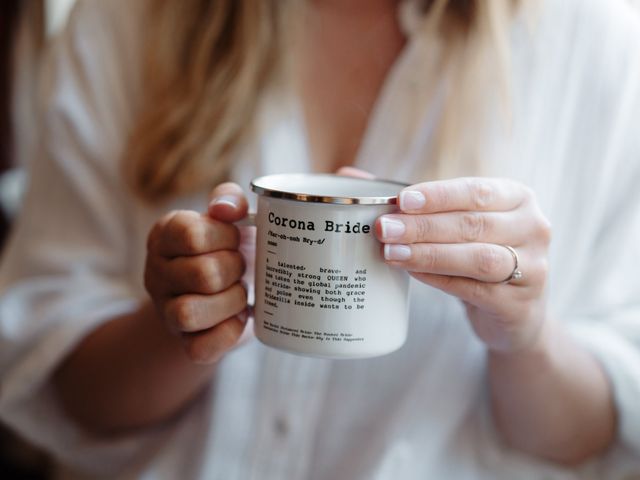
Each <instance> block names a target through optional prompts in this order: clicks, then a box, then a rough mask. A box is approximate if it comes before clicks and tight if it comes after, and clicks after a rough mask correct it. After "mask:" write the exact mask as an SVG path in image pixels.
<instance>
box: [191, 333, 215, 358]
mask: <svg viewBox="0 0 640 480" xmlns="http://www.w3.org/2000/svg"><path fill="white" fill-rule="evenodd" d="M185 351H186V353H187V356H188V357H189V359H190V360H191V361H192V362H193V363H197V364H208V363H211V362H212V361H214V360H215V352H213V351H212V348H211V347H210V345H209V343H208V342H207V341H206V338H205V337H204V336H200V335H195V336H193V337H191V338H189V339H188V340H187V341H186V344H185Z"/></svg>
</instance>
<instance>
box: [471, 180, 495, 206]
mask: <svg viewBox="0 0 640 480" xmlns="http://www.w3.org/2000/svg"><path fill="white" fill-rule="evenodd" d="M467 189H468V191H469V199H470V200H471V205H472V207H473V208H474V209H476V210H484V209H486V208H487V207H488V206H489V205H490V204H491V203H492V201H493V199H494V197H495V191H494V188H493V187H492V186H491V185H489V184H488V183H487V182H484V181H482V180H479V179H477V178H470V179H468V180H467Z"/></svg>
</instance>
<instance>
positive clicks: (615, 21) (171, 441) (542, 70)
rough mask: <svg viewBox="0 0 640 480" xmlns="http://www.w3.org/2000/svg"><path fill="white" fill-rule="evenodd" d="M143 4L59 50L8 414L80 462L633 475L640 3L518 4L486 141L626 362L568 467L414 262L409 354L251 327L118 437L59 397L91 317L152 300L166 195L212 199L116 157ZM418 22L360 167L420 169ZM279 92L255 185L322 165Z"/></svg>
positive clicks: (331, 476) (366, 478)
mask: <svg viewBox="0 0 640 480" xmlns="http://www.w3.org/2000/svg"><path fill="white" fill-rule="evenodd" d="M141 3H142V2H131V1H129V0H111V1H104V0H85V1H81V2H80V4H79V5H78V7H77V8H76V9H75V11H74V14H73V16H72V19H71V23H70V25H69V27H68V29H67V30H66V32H65V33H64V34H63V35H62V36H61V38H60V39H59V41H58V42H57V43H56V45H55V46H54V48H53V51H52V53H51V56H50V60H49V64H48V66H47V69H46V78H45V79H44V80H45V81H44V82H43V83H44V89H43V91H42V97H41V98H40V104H41V105H42V111H43V115H42V118H43V122H42V125H41V133H42V137H43V138H42V140H43V141H42V148H41V149H40V154H39V156H38V157H37V158H36V159H35V160H34V161H33V162H31V166H30V186H29V191H28V194H27V197H26V203H25V204H24V206H23V211H22V215H21V217H20V219H19V222H18V224H17V227H16V229H15V232H14V235H13V239H12V241H11V244H10V246H9V249H8V250H7V251H6V254H5V256H4V258H3V263H2V267H1V271H0V292H1V297H0V382H1V383H0V417H1V419H2V421H3V422H5V423H7V424H8V425H10V426H11V427H12V428H14V429H15V430H16V431H18V432H20V434H22V435H23V436H24V437H26V438H27V439H29V440H30V441H32V442H34V443H36V444H37V445H40V446H42V447H43V448H45V449H46V450H48V451H49V452H51V453H52V454H53V455H54V456H55V457H56V458H57V460H58V464H59V465H60V469H61V472H62V473H61V474H62V475H66V478H76V479H78V478H93V477H94V476H98V475H106V476H107V477H108V478H123V479H124V478H141V479H145V480H151V479H153V480H156V479H171V480H173V479H177V478H180V479H208V480H210V479H220V480H249V479H256V480H257V479H259V480H343V479H344V480H372V479H373V480H413V479H415V480H417V479H465V480H466V479H487V480H489V479H491V480H500V479H504V480H513V479H522V480H529V479H530V480H538V479H575V478H585V479H586V478H603V479H607V480H612V479H617V478H638V477H636V475H640V277H639V272H640V48H639V47H640V19H639V18H638V16H637V14H636V13H635V12H633V10H631V8H630V7H629V6H628V5H627V4H626V3H625V2H624V1H623V0H608V1H605V0H546V1H545V2H541V3H542V4H541V6H540V8H539V9H538V10H537V11H536V15H535V18H534V21H533V22H531V21H528V20H525V19H518V21H516V22H515V24H514V27H513V32H512V36H511V41H512V62H511V67H510V68H511V75H512V79H513V96H512V105H511V109H512V115H513V125H512V128H511V130H510V132H509V134H506V133H502V134H499V133H496V134H495V136H494V137H495V138H492V139H491V140H492V141H491V142H490V143H491V146H490V150H489V153H488V156H490V157H491V158H492V165H493V166H492V168H494V169H495V172H494V173H495V174H496V175H499V176H504V177H512V178H516V179H519V180H521V181H523V182H525V183H526V184H528V185H530V186H531V187H532V188H533V189H534V190H535V192H536V193H537V195H538V199H539V202H540V204H541V206H542V208H543V210H544V212H545V214H546V215H547V216H548V218H549V219H550V221H551V223H552V225H553V231H554V235H553V242H552V247H551V253H550V265H551V273H550V287H549V292H548V300H549V308H550V311H551V314H552V315H553V316H554V317H556V318H558V319H559V320H560V321H562V322H564V323H565V324H566V326H567V328H568V329H569V330H570V332H572V334H573V335H575V337H576V338H577V339H578V340H579V341H580V342H582V343H583V344H584V345H585V346H586V347H587V348H588V349H590V350H591V351H592V352H593V353H594V354H595V355H596V356H597V358H598V359H599V360H600V361H601V362H602V364H603V366H604V368H605V369H606V372H607V373H608V375H609V378H610V380H611V384H612V387H613V389H614V393H615V400H616V405H617V408H618V412H619V435H618V439H617V442H616V444H615V445H614V447H612V448H611V450H610V451H609V452H608V453H607V454H606V455H604V456H603V457H602V458H600V459H597V460H595V461H593V462H591V463H590V464H588V465H586V466H583V467H581V468H579V469H575V470H569V469H564V468H560V467H557V466H554V465H551V464H548V463H545V462H542V461H540V460H537V459H535V458H532V457H530V456H527V455H524V454H522V453H519V452H516V451H513V450H511V449H509V448H508V447H506V446H505V445H504V444H502V443H501V441H500V439H499V437H498V435H497V433H496V432H495V431H494V429H493V426H492V422H491V417H490V415H489V414H488V410H487V401H486V394H487V386H486V380H485V349H484V348H483V345H482V344H481V343H480V342H479V341H478V340H477V339H476V337H475V336H474V334H473V332H472V330H471V328H470V327H469V325H468V322H467V320H466V317H465V313H464V309H463V308H462V307H461V305H460V303H459V302H458V301H457V300H456V299H455V298H452V297H449V296H447V295H445V294H443V293H441V292H439V291H437V290H434V289H432V288H430V287H427V286H425V285H423V284H420V283H418V282H414V283H413V284H412V293H411V326H410V335H409V340H408V342H407V344H406V345H405V346H404V347H403V348H402V349H401V350H399V351H397V352H395V353H393V354H390V355H387V356H384V357H380V358H375V359H369V360H342V361H331V360H319V359H311V358H303V357H299V356H293V355H289V354H286V353H282V352H279V351H276V350H272V349H269V348H267V347H264V346H263V345H261V344H259V343H258V342H257V341H255V340H254V341H252V342H249V343H248V344H247V345H245V346H243V347H241V348H238V349H236V350H235V351H233V352H231V353H230V354H229V355H227V356H226V357H225V358H224V360H223V361H222V362H221V364H220V368H219V371H218V373H217V376H216V377H215V379H214V380H213V382H212V384H211V386H210V388H208V389H207V391H205V392H203V394H202V395H201V396H200V397H199V398H198V400H197V402H195V403H194V404H192V405H191V406H190V407H189V408H188V409H187V410H186V411H185V412H184V413H183V414H182V415H180V417H179V418H177V419H175V420H174V421H172V422H168V423H166V424H163V425H158V426H156V427H154V428H150V429H148V430H145V431H141V432H138V433H136V434H134V435H131V436H129V437H126V438H120V439H117V440H105V439H100V438H95V437H91V436H90V435H88V434H87V433H86V432H84V431H83V430H82V429H81V428H80V427H79V426H78V425H76V424H74V423H73V422H72V421H71V420H70V419H69V418H67V417H65V415H64V413H63V412H62V410H61V409H60V407H59V405H58V403H57V401H56V398H55V396H54V394H53V391H52V388H51V383H50V376H51V372H52V371H53V370H54V369H55V368H56V366H57V365H58V364H59V363H60V362H61V361H62V359H63V358H64V356H65V355H67V354H68V353H69V352H70V351H71V350H72V349H73V348H74V347H75V346H76V345H77V344H78V342H80V341H81V340H82V338H83V337H85V336H86V335H87V334H89V333H90V332H91V331H92V330H94V329H95V328H96V327H97V326H99V325H100V324H102V323H103V322H106V321H108V320H109V319H110V318H112V317H114V316H116V315H120V314H123V313H125V312H130V311H132V310H134V309H135V308H136V307H137V306H138V305H139V304H140V302H141V301H143V300H144V298H145V292H144V289H143V287H142V280H141V279H142V271H143V263H144V257H145V237H146V234H147V232H148V230H149V228H150V226H151V225H152V223H153V222H154V221H155V220H156V219H157V218H159V216H160V215H161V214H162V213H163V212H164V211H166V210H168V209H170V208H193V209H196V210H201V211H202V210H204V209H205V208H206V200H205V199H206V195H205V192H203V193H202V194H199V195H193V196H192V197H190V198H181V199H178V200H176V201H174V202H172V203H171V205H158V206H157V207H154V208H150V207H146V206H145V205H143V204H141V203H140V202H138V201H137V200H136V199H135V198H134V197H133V196H132V195H131V194H130V193H129V192H128V191H127V189H126V188H125V186H124V184H123V181H122V179H121V177H120V174H119V168H118V162H119V161H120V156H121V155H122V153H123V148H124V140H125V138H126V136H127V133H128V131H129V130H130V127H131V125H132V122H133V121H134V119H135V114H136V110H137V108H138V101H139V98H140V89H141V88H142V87H143V86H142V85H141V82H140V78H139V65H140V58H139V56H140V48H139V47H140V44H141V38H140V30H141V28H140V25H139V21H140V18H141V12H140V11H139V4H141ZM414 17H415V14H414ZM406 20H407V19H406V18H405V21H404V25H405V27H406V28H407V30H408V35H409V41H408V43H407V46H406V48H405V50H404V51H403V52H402V54H401V56H400V58H399V59H398V61H397V62H396V63H395V65H394V66H393V68H392V70H391V72H390V73H389V75H388V78H387V79H386V83H385V85H384V87H383V90H382V92H381V94H380V97H379V99H378V100H377V104H376V106H375V108H374V111H373V114H372V118H371V119H370V122H369V125H368V129H367V132H366V134H365V138H364V142H363V145H362V147H361V150H360V152H359V155H358V157H357V161H356V166H358V167H360V168H363V169H365V170H370V171H372V172H374V173H376V174H377V175H379V176H381V177H389V178H396V179H399V180H404V181H409V182H418V181H422V180H425V179H424V178H421V177H420V174H419V172H420V171H421V170H423V168H424V162H425V161H426V154H425V152H426V146H427V145H428V144H429V143H430V140H431V135H432V127H433V125H434V122H436V121H437V114H436V113H435V112H434V110H433V107H432V106H431V107H430V105H428V104H426V103H425V102H422V103H421V102H419V101H417V99H419V98H421V97H420V96H419V93H420V91H421V90H420V86H421V85H422V82H423V81H424V78H421V75H419V74H418V73H419V72H421V71H423V70H422V69H421V68H420V65H421V61H423V57H422V56H421V55H420V52H421V51H423V49H425V48H429V46H428V45H427V44H425V42H426V40H425V39H424V38H423V37H422V36H421V35H420V34H418V33H411V32H412V31H414V30H412V28H411V24H412V23H415V21H416V20H417V19H416V18H413V21H411V19H409V21H406ZM281 100H282V99H281ZM281 100H277V99H275V98H271V99H268V98H267V99H265V102H264V105H263V106H262V108H261V110H260V112H259V115H260V117H259V118H260V121H259V124H260V129H259V131H260V135H258V136H257V137H256V138H255V141H254V142H253V143H251V144H250V145H248V146H247V147H246V149H245V151H243V152H240V153H239V154H238V158H237V162H236V164H235V171H234V175H233V176H234V178H235V179H236V180H237V181H238V182H240V183H241V184H242V185H247V184H248V180H249V179H250V178H252V177H253V176H255V175H258V174H264V173H275V172H285V171H305V170H309V169H310V161H309V154H308V151H307V142H306V137H305V134H304V125H303V124H302V122H301V120H300V118H301V117H300V115H299V114H298V113H296V109H295V108H293V107H292V106H291V105H289V104H288V103H287V102H285V101H281ZM406 132H414V133H413V134H412V135H410V136H407V135H406ZM403 134H404V135H403ZM464 134H465V132H462V131H461V132H460V135H464ZM514 228H517V225H514ZM522 414H523V415H526V414H527V412H526V411H523V412H522Z"/></svg>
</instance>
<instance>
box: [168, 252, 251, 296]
mask: <svg viewBox="0 0 640 480" xmlns="http://www.w3.org/2000/svg"><path fill="white" fill-rule="evenodd" d="M158 270H159V272H160V273H159V275H160V276H161V280H162V283H163V285H165V291H163V292H160V293H161V294H164V295H181V294H184V293H198V294H202V295H210V294H214V293H218V292H221V291H223V290H226V289H227V288H229V287H230V286H231V285H233V284H234V283H236V282H237V281H238V280H240V278H241V277H242V275H243V273H244V259H243V257H242V255H241V254H240V253H239V252H238V251H236V250H220V251H218V252H214V253H209V254H206V255H198V256H194V257H176V258H173V259H171V260H165V259H162V260H161V264H160V265H159V267H158Z"/></svg>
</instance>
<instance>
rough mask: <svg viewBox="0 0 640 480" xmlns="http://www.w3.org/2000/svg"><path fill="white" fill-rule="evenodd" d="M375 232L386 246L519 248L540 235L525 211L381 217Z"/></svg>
mask: <svg viewBox="0 0 640 480" xmlns="http://www.w3.org/2000/svg"><path fill="white" fill-rule="evenodd" d="M514 225H518V228H514ZM375 232H376V236H377V237H378V239H379V240H380V241H381V242H384V243H418V242H424V243H473V242H485V243H498V244H509V245H513V246H518V245H520V244H522V243H524V242H526V241H527V239H529V238H531V237H532V236H533V234H534V233H536V224H535V222H534V221H531V219H530V218H529V217H528V216H527V214H526V212H525V211H523V210H522V209H518V210H514V211H512V212H448V213H433V214H423V215H402V214H399V215H398V214H392V215H383V216H381V217H380V218H378V220H377V221H376V225H375Z"/></svg>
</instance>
